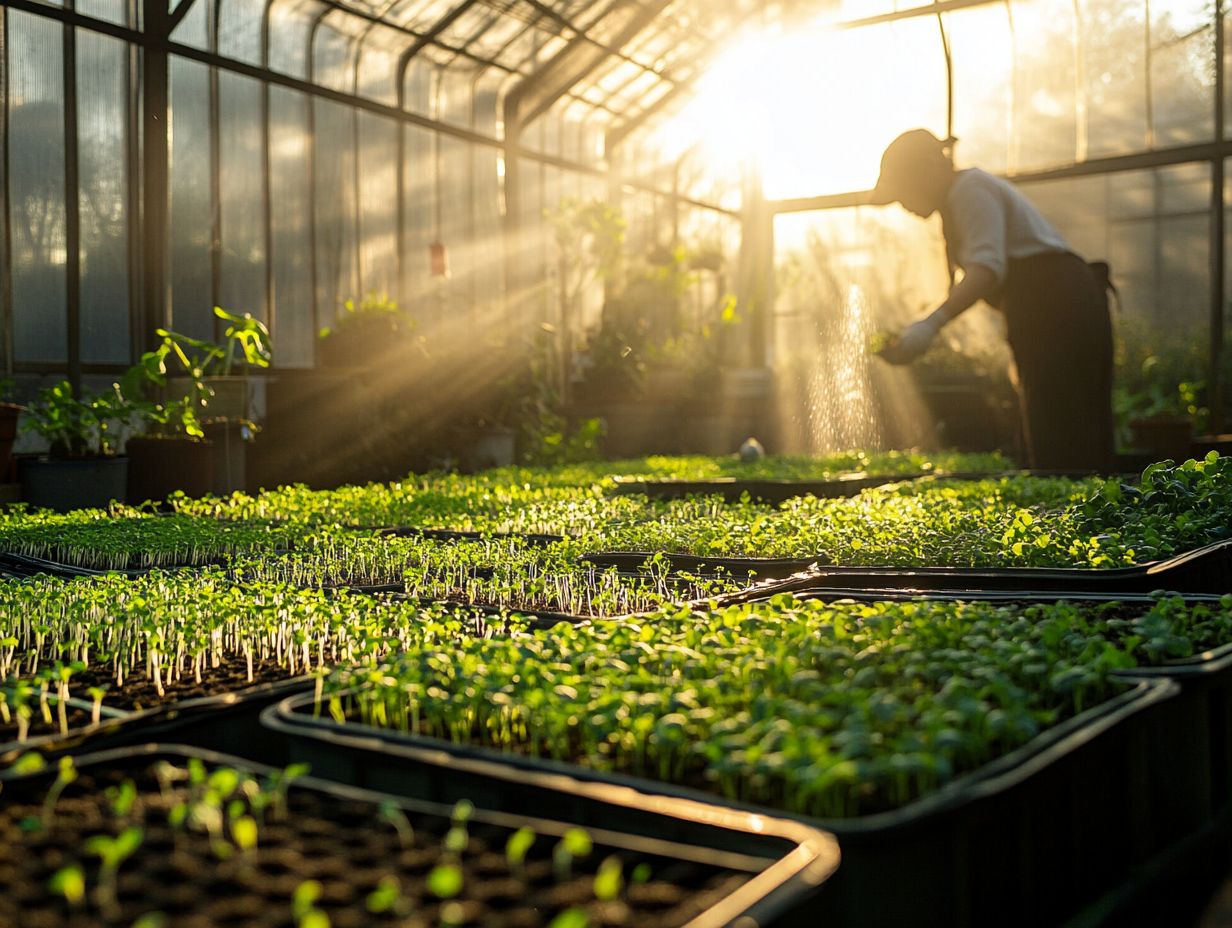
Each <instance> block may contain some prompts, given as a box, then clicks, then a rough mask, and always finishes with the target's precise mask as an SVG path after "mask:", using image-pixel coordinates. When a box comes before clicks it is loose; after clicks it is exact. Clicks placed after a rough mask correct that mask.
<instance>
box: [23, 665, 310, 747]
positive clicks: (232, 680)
mask: <svg viewBox="0 0 1232 928" xmlns="http://www.w3.org/2000/svg"><path fill="white" fill-rule="evenodd" d="M252 676H253V679H252V682H251V683H250V682H249V681H248V663H247V661H246V660H245V659H244V658H243V657H242V656H238V657H236V656H230V657H224V658H223V660H222V662H221V663H220V664H219V666H218V667H217V668H216V669H210V668H209V667H206V668H205V669H204V670H203V671H202V674H201V682H200V683H197V682H196V680H195V679H194V678H193V675H192V673H191V672H190V673H188V674H187V675H186V676H183V677H180V678H179V679H177V680H175V681H173V682H171V683H167V682H165V681H164V683H163V695H162V696H159V695H158V690H157V689H155V687H154V681H153V680H152V679H151V678H150V677H148V676H147V675H146V673H145V670H144V668H143V669H142V670H141V671H139V672H137V673H134V674H132V675H131V676H126V677H125V678H124V685H123V686H122V687H118V688H117V687H116V685H115V677H114V676H113V675H112V673H111V672H110V670H109V669H108V670H104V669H103V668H101V667H99V668H94V667H91V668H89V669H87V670H83V671H80V672H78V673H75V674H73V677H72V679H71V680H70V681H69V695H70V696H72V697H74V698H76V699H80V700H83V701H86V702H89V701H91V700H90V696H89V695H88V693H87V691H88V690H89V689H90V688H91V687H93V686H102V687H106V688H107V694H106V696H105V697H104V698H103V705H104V706H105V707H107V708H109V709H123V710H127V711H131V712H136V711H139V710H142V709H153V708H157V707H160V706H166V705H168V704H170V703H173V702H181V701H183V700H186V699H195V698H197V697H200V696H219V695H222V694H223V693H234V692H237V691H239V690H242V689H246V688H247V687H249V686H257V685H259V684H262V683H277V682H280V681H282V680H286V679H288V678H289V675H288V673H287V669H286V668H285V667H283V666H282V665H280V664H279V663H278V662H277V661H273V660H270V661H265V662H257V661H254V662H253V665H252ZM52 692H54V690H53V691H52ZM33 708H34V715H33V717H32V718H31V719H30V730H29V737H32V738H33V737H37V736H39V735H51V734H58V733H59V731H60V727H59V721H58V717H57V715H56V707H55V705H54V704H53V705H51V706H50V708H51V719H52V721H51V724H50V725H48V724H47V723H46V722H45V721H44V720H43V716H42V713H41V712H40V711H39V709H38V705H37V700H36V704H35V705H34V706H33ZM90 714H91V713H90V710H89V709H76V708H70V709H69V710H68V724H69V729H70V730H72V729H75V728H84V727H85V726H87V725H89V724H90ZM103 719H104V721H105V720H106V716H104V717H103ZM16 740H17V724H16V722H14V723H12V724H9V725H5V724H3V723H2V722H0V744H4V743H6V742H9V741H16Z"/></svg>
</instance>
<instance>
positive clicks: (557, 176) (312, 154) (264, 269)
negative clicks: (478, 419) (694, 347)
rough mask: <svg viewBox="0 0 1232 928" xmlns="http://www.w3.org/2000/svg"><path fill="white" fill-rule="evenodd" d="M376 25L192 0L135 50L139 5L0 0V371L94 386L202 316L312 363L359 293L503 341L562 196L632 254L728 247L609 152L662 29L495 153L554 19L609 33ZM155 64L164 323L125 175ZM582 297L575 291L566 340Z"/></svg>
mask: <svg viewBox="0 0 1232 928" xmlns="http://www.w3.org/2000/svg"><path fill="white" fill-rule="evenodd" d="M395 6H396V7H397V15H394V14H393V12H391V13H390V16H389V18H388V21H383V20H382V19H381V18H380V17H378V16H376V15H374V14H373V15H368V14H365V13H364V9H365V8H363V7H355V8H349V7H345V6H343V5H336V4H326V3H320V2H315V0H270V2H255V0H193V2H181V3H179V4H177V5H175V6H174V8H173V9H171V10H170V13H169V15H170V16H171V19H172V31H171V33H170V37H169V42H167V43H166V44H162V43H161V40H160V38H159V37H158V36H155V35H152V34H151V33H148V32H146V31H144V30H143V23H145V22H150V21H153V20H152V17H151V15H150V13H149V4H148V3H147V4H133V3H129V2H120V0H113V2H103V0H79V2H77V3H76V4H75V6H74V5H70V6H67V7H65V6H59V5H52V4H42V3H36V2H28V0H19V2H16V3H13V4H11V5H10V4H6V5H5V6H4V8H3V10H2V13H3V20H2V24H0V30H2V31H0V40H2V42H0V44H2V49H3V57H2V61H0V65H2V75H3V83H2V91H3V112H4V119H5V132H4V137H5V140H6V144H5V156H6V172H5V178H4V185H3V186H4V191H5V199H4V204H3V210H2V214H3V220H4V231H5V233H6V234H5V239H4V243H3V245H4V247H3V249H2V250H0V261H2V263H3V267H4V271H5V273H4V275H3V277H4V284H5V285H4V287H3V293H2V295H0V298H2V301H3V308H4V310H5V322H6V324H5V325H4V327H3V329H4V331H3V333H2V334H3V337H4V342H3V347H4V351H3V357H4V365H5V368H6V370H7V371H9V372H10V373H17V374H19V375H27V376H33V375H39V376H43V375H46V376H58V375H60V374H62V373H65V372H67V373H69V374H70V375H72V376H73V377H75V378H80V376H81V375H82V374H83V373H84V374H87V375H89V374H98V375H105V374H108V373H111V372H113V371H116V370H119V369H120V368H121V367H123V366H125V365H127V364H128V363H130V362H131V361H132V359H133V358H135V357H136V355H137V354H138V353H139V352H140V351H141V350H143V349H144V348H145V347H147V346H148V344H149V342H150V339H151V338H152V333H153V329H154V328H155V327H156V326H159V325H165V326H167V327H169V328H172V329H175V330H177V331H180V332H183V333H185V334H188V335H192V336H195V337H201V338H215V337H217V336H218V335H219V330H218V325H219V323H218V320H217V319H216V318H215V317H214V314H213V312H212V309H213V307H214V306H216V305H218V306H222V307H224V308H226V309H228V310H230V311H233V312H241V313H244V312H246V313H251V314H252V315H253V316H255V317H257V318H258V319H261V320H263V321H264V322H266V323H267V324H268V325H269V327H270V330H271V333H272V341H273V346H274V365H275V367H276V368H306V367H311V366H312V365H313V364H314V359H315V352H316V342H317V333H318V331H319V329H321V327H323V326H328V325H329V324H331V323H332V322H333V321H334V319H335V317H336V315H337V313H338V312H339V311H340V309H341V307H342V304H343V302H344V301H345V300H347V299H359V298H361V297H362V296H364V295H365V294H369V293H376V294H384V295H388V296H389V297H390V298H391V299H393V300H395V301H397V302H398V303H399V304H400V305H401V306H402V307H403V308H404V309H406V310H407V311H409V312H410V314H411V315H412V316H413V317H414V318H415V319H416V321H417V323H418V325H419V327H420V331H421V332H422V333H423V335H424V337H425V338H427V339H432V338H434V337H439V338H441V339H446V338H454V336H455V335H458V333H462V334H467V333H475V332H480V333H481V334H482V335H483V341H484V344H497V345H500V344H510V343H513V342H517V341H519V340H521V339H524V338H527V337H529V336H530V335H531V334H532V333H533V332H534V331H537V330H538V329H539V326H540V325H541V324H543V323H546V324H549V325H556V324H559V322H560V318H561V313H562V307H561V305H560V300H559V287H558V286H557V285H556V275H557V271H558V268H557V265H558V263H559V261H558V258H557V255H556V251H555V245H554V242H553V239H552V235H551V233H550V230H549V229H548V228H547V226H546V220H545V213H547V212H550V211H551V210H552V209H553V208H555V206H556V205H557V204H558V203H559V202H560V201H561V200H565V199H570V198H572V199H608V198H612V199H613V200H614V201H615V202H616V203H617V204H618V205H619V207H620V208H622V209H623V210H625V211H626V213H627V215H628V218H629V228H630V238H631V240H632V242H633V243H634V244H636V246H637V247H645V248H650V247H652V246H653V245H659V246H664V247H669V246H670V245H671V244H672V239H671V236H674V235H677V234H680V233H681V232H682V230H683V229H685V228H687V229H689V230H693V229H696V230H698V234H699V235H700V234H703V231H702V230H706V231H705V232H704V234H705V235H706V236H708V241H709V240H713V241H714V242H715V243H717V242H718V241H719V240H720V239H721V241H722V245H723V247H724V248H725V249H733V248H734V247H735V246H736V241H735V237H734V236H733V235H732V233H731V231H730V226H731V225H732V224H733V223H734V222H735V213H734V210H733V208H732V205H731V202H730V199H729V200H728V201H727V202H726V203H720V201H719V200H718V199H717V198H716V197H715V196H714V195H715V191H714V190H713V189H704V188H703V187H702V186H699V185H697V184H690V186H689V188H688V189H687V190H686V189H682V186H681V185H680V184H679V183H678V178H677V173H678V172H677V166H676V164H675V162H674V161H670V160H669V161H668V162H666V163H665V162H664V161H663V159H662V158H659V159H658V160H656V159H655V156H654V153H653V152H652V151H650V150H649V149H647V150H646V151H642V150H641V149H642V148H643V147H645V146H641V145H640V143H639V141H638V140H639V138H640V136H639V135H638V134H637V133H636V132H634V133H632V134H630V135H629V136H628V138H627V141H626V144H627V145H628V146H629V147H630V148H633V147H638V148H639V150H638V152H637V153H636V155H635V156H633V157H630V158H619V159H618V158H617V155H618V152H617V150H616V149H612V150H608V147H607V145H606V142H605V140H606V137H607V133H608V131H609V130H610V129H611V128H612V127H613V125H616V124H618V123H619V122H620V119H619V116H620V114H621V113H622V112H625V111H624V110H622V108H621V107H622V106H625V105H627V106H628V108H629V109H628V112H632V111H634V110H636V108H637V107H636V105H635V104H636V103H646V102H649V101H652V100H653V98H654V96H655V94H654V92H652V91H649V90H647V89H646V88H645V87H641V86H640V85H638V83H637V78H638V75H644V74H647V73H654V72H652V71H650V70H649V67H650V66H649V65H646V64H641V65H637V64H635V63H634V62H635V60H642V61H646V60H653V59H651V58H650V57H649V56H650V54H651V51H652V48H653V44H652V43H653V42H658V43H659V44H660V45H663V46H667V45H670V44H671V43H672V41H673V39H672V36H671V35H670V34H669V33H670V30H668V32H664V29H665V28H666V27H656V28H654V29H650V30H649V31H648V32H647V33H646V38H645V41H646V42H647V43H650V44H647V46H646V50H645V51H638V52H637V53H636V54H634V53H633V52H629V53H627V54H626V55H625V56H623V57H618V58H617V59H616V60H615V61H614V62H605V63H603V64H602V65H601V66H599V67H598V68H597V69H596V70H595V71H594V73H592V74H590V76H589V78H588V83H587V84H586V87H585V89H584V92H583V89H582V88H580V87H574V88H564V89H562V90H560V91H558V92H556V93H553V94H551V95H547V94H541V98H537V99H536V103H537V105H538V110H537V111H535V112H533V113H532V114H531V116H530V118H529V119H528V120H527V122H526V124H525V125H524V126H522V127H521V129H520V132H519V135H518V138H517V139H516V140H513V139H510V138H508V137H506V125H505V120H506V116H507V114H506V104H507V101H508V99H509V95H510V93H511V92H513V91H514V90H516V89H517V88H518V87H519V86H520V84H521V83H524V82H525V83H530V81H529V80H528V79H529V78H530V77H532V76H534V75H535V74H536V69H537V68H539V67H541V66H543V65H545V64H547V63H551V62H552V61H553V56H554V55H557V54H560V53H561V52H562V51H565V50H568V49H569V48H570V40H577V39H578V36H577V35H575V34H571V33H569V32H568V31H567V30H566V29H565V28H564V27H563V26H562V25H560V23H561V22H565V21H568V22H570V23H574V24H575V28H580V27H576V23H577V22H583V21H584V20H583V19H581V17H583V16H588V17H590V19H591V20H593V27H594V28H595V29H600V28H601V27H602V28H611V29H615V28H616V27H617V25H619V24H617V23H613V25H612V26H610V27H608V26H603V22H606V20H603V22H600V19H601V17H600V16H599V15H598V14H595V13H588V12H586V11H584V10H583V9H582V6H584V5H580V4H576V3H562V4H555V5H553V9H555V8H557V7H559V11H558V12H557V13H555V14H554V15H555V18H553V16H548V15H546V13H545V12H544V11H545V10H547V9H548V8H547V6H545V5H542V4H538V5H537V4H530V3H522V2H515V3H510V4H504V5H503V7H504V8H506V9H502V10H497V9H494V8H492V7H490V6H489V5H486V4H479V5H473V4H448V3H447V4H442V3H440V2H435V3H428V2H404V3H401V4H396V5H395ZM472 6H473V7H474V9H471V7H472ZM464 8H465V9H464ZM391 10H392V8H391ZM536 10H539V12H536ZM570 10H572V12H569V11H570ZM162 15H163V16H164V17H165V16H166V15H168V11H167V10H166V9H164V10H163V12H162ZM565 16H573V17H575V18H574V19H573V20H565V19H564V17H565ZM575 44H576V41H575ZM160 49H165V50H166V51H167V52H168V57H167V62H168V64H167V72H168V107H167V113H166V118H165V120H163V124H164V125H165V131H166V136H167V140H166V141H167V151H168V156H167V161H168V166H167V171H168V181H167V192H166V195H167V227H166V229H165V230H164V234H163V235H161V236H155V241H156V242H157V241H159V240H161V246H160V247H162V248H163V249H165V267H166V287H165V297H163V296H160V295H159V294H161V292H162V291H160V290H159V288H158V286H157V283H156V282H155V286H154V292H155V294H156V299H155V301H154V302H161V301H162V300H163V299H164V298H165V303H166V305H165V306H161V305H151V301H150V299H149V298H148V295H146V294H145V290H146V289H147V288H146V287H144V286H143V282H144V281H147V279H148V275H149V274H150V273H151V270H152V268H151V266H150V265H151V264H152V263H157V261H158V256H157V255H154V254H151V253H149V248H148V245H149V238H148V235H149V230H148V229H143V227H142V216H143V211H142V202H143V198H145V197H148V196H150V194H151V191H150V190H149V189H147V187H148V184H147V181H148V178H147V175H146V174H145V173H143V163H144V161H143V159H144V158H145V157H146V155H147V154H148V152H147V151H146V150H145V149H146V148H147V147H149V146H150V145H151V144H153V145H157V144H158V142H159V139H158V138H153V139H147V138H144V137H143V132H145V131H148V130H149V128H150V127H149V124H148V123H147V124H146V125H144V126H143V119H144V117H145V115H146V114H145V113H144V112H143V99H144V94H145V93H146V90H147V87H146V84H145V83H144V82H143V77H144V76H145V75H146V73H147V71H148V69H149V68H151V67H156V62H157V58H150V57H148V56H149V55H151V54H154V55H157V54H158V53H159V51H160ZM151 62H154V64H151ZM622 94H623V95H625V97H628V98H629V101H632V102H628V101H626V103H623V104H622V103H619V101H620V100H624V99H625V97H621V96H620V95H622ZM626 115H627V113H626ZM156 125H157V124H156ZM511 154H512V155H513V157H512V159H511ZM609 160H619V162H620V165H621V166H620V172H619V180H618V181H617V182H613V177H615V175H612V176H609V170H608V167H609V165H608V162H609ZM515 163H516V170H513V171H511V170H509V167H510V165H511V164H515ZM511 175H516V176H511ZM515 183H516V184H517V185H518V190H517V191H516V196H513V195H512V192H511V189H510V188H511V185H513V184H515ZM155 192H157V191H155ZM720 195H721V193H720ZM686 214H687V216H686ZM706 214H712V216H711V218H710V219H708V220H707V219H705V218H702V217H704V216H705V215H706ZM720 225H726V226H727V227H729V228H728V231H726V232H724V233H723V234H722V235H721V236H718V237H716V235H715V234H713V231H712V230H714V229H717V228H719V226H720ZM435 245H440V246H443V253H444V257H445V259H446V262H447V266H442V265H441V264H440V262H439V260H437V261H436V262H435V263H434V259H433V255H434V250H433V246H435ZM439 252H440V250H439V249H438V250H437V252H436V253H437V254H439ZM707 286H709V287H710V288H711V290H713V289H714V286H715V284H714V282H713V281H711V282H710V284H708V285H707ZM601 303H602V288H601V287H599V288H598V289H595V288H592V289H591V291H590V292H589V293H588V294H587V295H586V298H585V300H584V301H583V304H584V305H583V310H582V313H581V315H580V316H579V317H578V318H577V319H574V320H572V324H573V326H574V328H575V330H576V331H577V332H579V333H580V332H582V331H584V329H585V328H586V327H587V326H591V325H593V324H594V323H595V321H596V318H597V314H598V312H599V310H600V307H601ZM455 341H457V339H455ZM443 343H444V342H443ZM451 344H452V342H451Z"/></svg>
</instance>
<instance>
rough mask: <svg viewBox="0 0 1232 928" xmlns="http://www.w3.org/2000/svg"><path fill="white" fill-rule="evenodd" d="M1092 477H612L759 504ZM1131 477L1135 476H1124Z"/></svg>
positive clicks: (646, 490)
mask: <svg viewBox="0 0 1232 928" xmlns="http://www.w3.org/2000/svg"><path fill="white" fill-rule="evenodd" d="M1093 476H1096V472H1095V471H1045V470H1016V471H987V472H982V471H956V472H954V473H952V474H946V473H927V474H866V473H856V474H849V475H847V476H843V477H834V478H832V479H829V480H787V479H783V480H746V479H742V478H739V477H712V478H710V479H708V480H677V479H674V478H670V477H669V478H661V479H654V478H647V477H616V478H615V483H616V488H615V490H614V492H615V493H616V494H617V495H629V494H638V495H641V496H648V497H650V498H651V499H683V498H684V497H686V496H722V497H723V499H724V500H726V501H727V502H739V500H740V499H741V498H742V497H744V496H745V494H747V495H748V497H749V498H750V499H754V500H758V501H759V502H762V503H784V502H786V501H787V500H789V499H794V498H796V497H798V496H814V497H816V498H817V499H849V498H851V497H853V496H859V495H860V494H861V493H863V492H864V491H865V490H871V489H873V488H875V487H882V486H886V485H888V484H891V483H905V482H907V481H916V480H996V479H998V478H1001V477H1066V478H1069V479H1075V480H1076V479H1081V478H1084V477H1093ZM1125 476H1126V477H1129V478H1131V479H1133V478H1136V477H1137V475H1136V474H1133V475H1125Z"/></svg>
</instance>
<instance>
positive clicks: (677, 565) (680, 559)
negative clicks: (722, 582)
mask: <svg viewBox="0 0 1232 928" xmlns="http://www.w3.org/2000/svg"><path fill="white" fill-rule="evenodd" d="M654 557H658V558H659V559H660V560H661V561H665V562H666V563H667V568H668V570H669V571H671V572H672V573H680V572H682V571H684V572H687V573H691V574H698V575H700V576H706V575H713V574H714V573H715V572H716V571H720V570H721V571H723V572H725V573H727V574H729V575H731V576H733V577H741V576H748V575H749V574H753V575H755V576H756V577H757V578H758V579H761V580H767V579H782V578H785V577H791V576H794V575H796V574H799V573H801V572H803V571H808V570H811V569H812V568H814V567H817V566H819V565H822V564H827V563H829V558H828V557H827V556H826V555H825V554H821V553H818V554H814V555H811V556H810V557H700V556H698V555H695V554H667V553H664V552H654V551H596V552H594V553H592V554H583V555H582V556H581V557H580V558H578V560H579V561H580V562H581V563H583V564H591V565H593V566H595V567H597V568H599V569H601V570H602V569H606V568H609V567H615V568H616V569H617V570H620V571H628V572H630V573H641V572H642V566H643V565H644V564H645V563H646V561H648V560H650V559H651V558H654Z"/></svg>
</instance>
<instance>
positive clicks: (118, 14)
mask: <svg viewBox="0 0 1232 928" xmlns="http://www.w3.org/2000/svg"><path fill="white" fill-rule="evenodd" d="M73 8H74V9H75V10H76V11H77V12H78V13H80V14H81V15H82V16H93V17H94V18H95V19H102V20H106V21H107V22H109V23H115V24H116V25H118V26H127V25H128V3H127V2H126V0H77V2H76V3H75V4H74V5H73Z"/></svg>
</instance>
